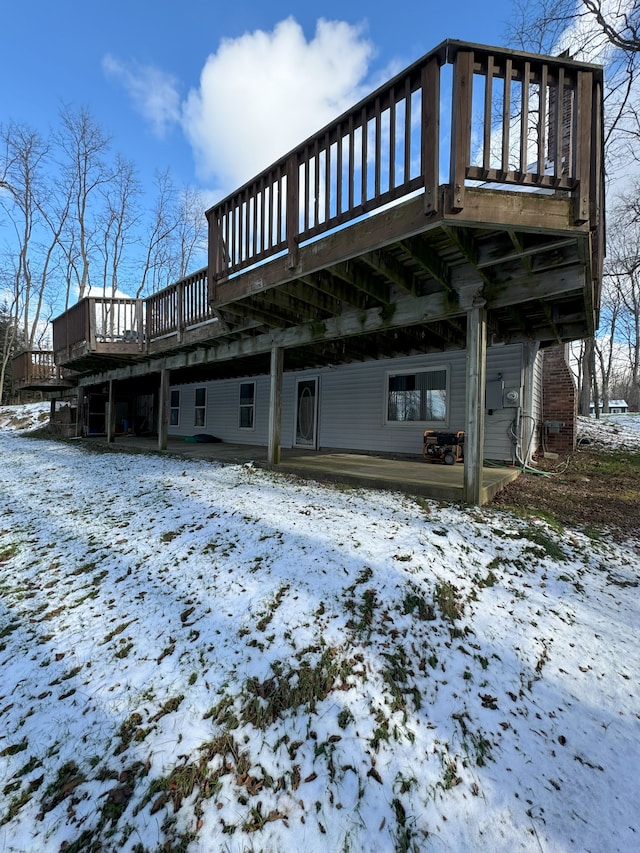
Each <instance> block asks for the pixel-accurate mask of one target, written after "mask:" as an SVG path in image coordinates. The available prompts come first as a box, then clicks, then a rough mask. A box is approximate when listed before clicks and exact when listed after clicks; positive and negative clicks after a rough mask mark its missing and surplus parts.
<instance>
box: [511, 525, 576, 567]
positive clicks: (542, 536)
mask: <svg viewBox="0 0 640 853" xmlns="http://www.w3.org/2000/svg"><path fill="white" fill-rule="evenodd" d="M521 536H522V538H523V539H528V540H529V541H530V542H533V543H534V544H535V545H539V546H540V548H542V550H543V551H544V553H545V554H546V556H547V557H550V558H551V559H552V560H560V561H562V560H566V559H567V555H566V553H565V552H564V551H563V550H562V548H561V547H560V545H558V543H557V542H555V541H554V540H553V539H552V538H551V537H550V536H549V535H548V534H547V533H545V532H544V530H542V529H541V528H539V527H537V526H535V525H530V526H529V527H527V528H525V530H523V531H522V533H521Z"/></svg>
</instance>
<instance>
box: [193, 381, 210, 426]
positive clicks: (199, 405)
mask: <svg viewBox="0 0 640 853" xmlns="http://www.w3.org/2000/svg"><path fill="white" fill-rule="evenodd" d="M206 411H207V389H206V388H196V405H195V419H194V426H197V427H203V426H204V422H205V415H206Z"/></svg>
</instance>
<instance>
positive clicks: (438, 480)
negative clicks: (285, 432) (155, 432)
mask: <svg viewBox="0 0 640 853" xmlns="http://www.w3.org/2000/svg"><path fill="white" fill-rule="evenodd" d="M78 440H82V441H83V442H85V443H86V444H87V446H89V447H91V446H95V445H99V446H100V447H101V449H103V448H105V447H108V448H110V449H111V450H112V451H113V452H135V453H163V454H164V453H166V454H169V455H172V456H181V457H184V458H187V459H204V460H209V461H211V462H219V463H221V464H223V465H237V464H244V465H248V464H253V465H255V466H256V467H257V468H264V469H270V470H274V471H278V472H279V473H282V474H293V475H295V476H298V477H302V478H303V479H309V480H316V481H318V482H328V483H335V484H339V485H345V486H351V487H354V488H364V489H382V490H387V491H400V492H405V493H408V494H415V495H421V496H422V497H426V498H432V499H434V500H442V501H462V500H463V489H464V467H463V465H462V464H456V465H444V464H441V463H438V462H431V461H423V460H422V458H421V457H420V456H416V457H415V458H413V457H406V456H403V457H399V458H392V457H389V456H382V455H373V454H364V453H349V452H344V451H332V450H323V451H318V450H303V449H298V448H294V449H285V448H283V449H282V456H281V462H280V464H279V465H277V466H273V465H270V464H269V463H268V461H267V448H266V447H259V446H255V445H246V444H224V443H211V444H207V443H192V442H189V441H185V440H184V439H177V438H174V439H169V441H168V445H167V450H166V451H160V450H158V442H157V439H154V438H138V437H135V436H123V437H119V438H117V439H116V441H115V442H113V443H112V444H108V443H107V440H106V438H105V437H98V436H96V437H93V438H88V439H78ZM519 473H520V472H519V470H518V469H516V468H509V467H506V466H505V467H495V466H492V467H485V468H484V469H483V478H482V480H483V487H482V488H483V491H482V501H481V503H483V504H486V503H488V502H490V501H491V500H492V499H493V497H494V496H495V495H496V494H497V493H498V492H499V491H500V489H502V488H504V486H506V485H507V483H510V482H511V481H512V480H515V478H516V477H517V476H518V474H519Z"/></svg>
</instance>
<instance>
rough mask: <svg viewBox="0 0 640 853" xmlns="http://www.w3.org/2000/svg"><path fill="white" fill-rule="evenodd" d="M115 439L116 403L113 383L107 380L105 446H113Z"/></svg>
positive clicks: (111, 380)
mask: <svg viewBox="0 0 640 853" xmlns="http://www.w3.org/2000/svg"><path fill="white" fill-rule="evenodd" d="M115 437H116V401H115V382H114V380H113V379H110V380H109V408H108V409H107V444H113V442H114V440H115Z"/></svg>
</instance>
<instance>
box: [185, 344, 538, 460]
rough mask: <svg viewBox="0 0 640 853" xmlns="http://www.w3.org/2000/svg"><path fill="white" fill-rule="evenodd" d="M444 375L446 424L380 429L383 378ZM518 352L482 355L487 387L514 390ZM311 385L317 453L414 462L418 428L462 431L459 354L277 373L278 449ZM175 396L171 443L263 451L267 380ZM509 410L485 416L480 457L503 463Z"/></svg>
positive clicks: (505, 349) (462, 361) (222, 383)
mask: <svg viewBox="0 0 640 853" xmlns="http://www.w3.org/2000/svg"><path fill="white" fill-rule="evenodd" d="M425 367H428V368H440V369H442V368H446V370H447V371H448V383H449V391H448V403H447V411H448V420H447V422H446V423H437V424H436V423H434V424H427V425H425V424H421V423H397V424H390V423H385V411H386V395H385V391H386V386H387V374H388V373H389V372H392V373H398V372H403V371H407V372H410V371H413V370H418V369H420V368H425ZM522 370H523V367H522V348H521V346H520V345H519V344H513V345H508V346H495V347H490V348H489V350H488V352H487V379H489V380H491V379H498V378H499V376H500V375H501V376H502V379H503V381H504V383H505V386H506V387H509V386H521V385H522V384H523V374H522ZM311 377H317V379H318V434H317V437H318V446H319V447H321V448H337V449H345V450H364V451H383V452H387V453H402V454H419V453H421V452H422V431H423V430H424V429H425V428H434V429H443V430H451V431H454V432H455V431H457V430H461V429H464V420H465V382H466V353H465V352H464V351H463V350H454V351H450V352H446V353H441V354H429V355H422V356H410V357H406V358H395V359H379V360H377V361H368V362H361V363H355V364H344V365H337V366H336V367H330V368H324V369H322V370H309V371H299V372H297V373H295V374H294V373H285V375H284V379H283V400H282V426H281V444H282V446H283V447H292V446H293V442H294V435H295V423H294V418H295V392H296V381H297V380H298V379H304V378H311ZM247 381H255V383H256V392H255V422H254V428H253V429H240V427H239V425H238V418H239V408H238V407H239V395H240V383H241V382H247ZM201 387H206V389H207V411H206V421H205V426H204V427H196V426H195V424H194V403H195V389H196V388H201ZM173 389H179V390H180V422H179V425H178V426H177V427H176V426H170V427H169V433H170V435H174V436H187V435H193V434H194V433H198V432H206V433H210V434H212V435H215V436H217V437H218V438H221V439H222V440H223V441H225V442H229V443H234V444H256V445H266V444H267V441H268V421H269V377H268V376H257V377H247V378H242V379H225V380H217V381H212V382H198V383H193V384H188V385H172V390H173ZM513 418H514V410H513V409H496V410H495V411H494V413H493V414H492V415H487V416H486V432H485V457H486V458H488V459H495V460H501V461H511V459H512V453H513V451H512V448H513V442H512V440H511V437H510V435H509V427H510V425H511V423H512V421H513Z"/></svg>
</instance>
